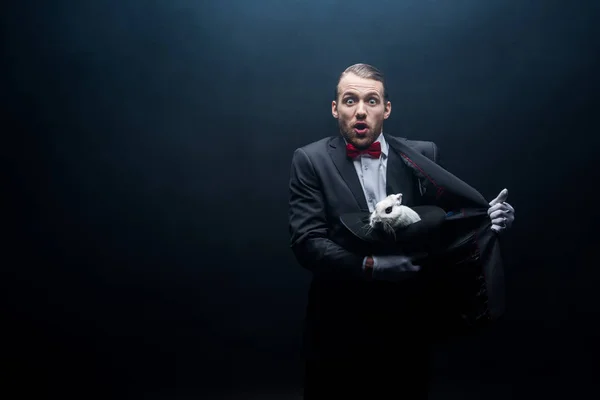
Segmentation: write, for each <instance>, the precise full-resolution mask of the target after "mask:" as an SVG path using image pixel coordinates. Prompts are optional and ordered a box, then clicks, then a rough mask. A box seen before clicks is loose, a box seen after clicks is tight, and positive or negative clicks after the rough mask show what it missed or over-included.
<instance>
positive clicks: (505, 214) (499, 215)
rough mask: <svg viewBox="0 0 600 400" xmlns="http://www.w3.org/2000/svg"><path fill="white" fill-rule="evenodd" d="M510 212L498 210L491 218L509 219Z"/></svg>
mask: <svg viewBox="0 0 600 400" xmlns="http://www.w3.org/2000/svg"><path fill="white" fill-rule="evenodd" d="M509 215H510V214H509V212H508V211H507V210H496V211H494V212H493V213H491V214H490V218H491V219H492V220H494V219H496V218H502V217H506V218H508V216H509Z"/></svg>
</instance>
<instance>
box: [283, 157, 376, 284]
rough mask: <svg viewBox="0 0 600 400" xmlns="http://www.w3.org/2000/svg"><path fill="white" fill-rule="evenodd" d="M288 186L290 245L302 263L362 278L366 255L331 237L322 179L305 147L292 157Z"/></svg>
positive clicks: (313, 268)
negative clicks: (357, 252)
mask: <svg viewBox="0 0 600 400" xmlns="http://www.w3.org/2000/svg"><path fill="white" fill-rule="evenodd" d="M289 189H290V193H289V194H290V197H289V233H290V246H291V249H292V251H293V253H294V255H295V257H296V259H297V260H298V262H299V263H300V265H301V266H302V267H304V268H306V269H308V270H310V271H311V272H313V273H315V274H325V275H333V276H335V277H336V278H358V279H360V278H363V270H362V266H363V258H364V256H363V255H359V254H354V253H352V252H350V251H348V250H346V249H345V248H343V247H342V246H340V245H338V244H337V243H335V242H333V241H332V240H330V239H329V237H328V232H329V230H328V223H327V216H326V209H325V199H324V196H323V191H322V182H321V181H320V180H319V177H318V176H317V174H316V172H315V168H314V165H313V163H312V162H311V161H310V159H309V157H308V155H307V154H306V152H305V151H304V150H302V149H297V150H296V151H295V152H294V155H293V157H292V167H291V173H290V184H289Z"/></svg>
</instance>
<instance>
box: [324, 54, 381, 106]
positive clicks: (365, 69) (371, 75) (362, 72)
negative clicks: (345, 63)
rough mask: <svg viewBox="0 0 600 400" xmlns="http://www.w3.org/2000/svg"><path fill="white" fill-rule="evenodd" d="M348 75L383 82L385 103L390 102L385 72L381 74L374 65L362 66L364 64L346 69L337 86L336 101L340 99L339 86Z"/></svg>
mask: <svg viewBox="0 0 600 400" xmlns="http://www.w3.org/2000/svg"><path fill="white" fill-rule="evenodd" d="M346 74H354V75H356V76H358V77H361V78H365V79H373V80H376V81H379V82H381V84H382V85H383V98H384V99H385V101H388V100H389V96H388V92H387V90H386V88H385V76H384V75H383V72H381V71H380V70H379V69H377V68H376V67H374V66H372V65H369V64H362V63H359V64H354V65H351V66H349V67H348V68H346V69H345V70H344V72H342V73H341V74H340V77H339V78H338V81H337V84H336V85H335V99H336V100H337V99H338V96H339V93H338V86H339V84H340V81H341V80H342V78H343V77H344V75H346Z"/></svg>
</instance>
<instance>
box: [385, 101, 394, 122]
mask: <svg viewBox="0 0 600 400" xmlns="http://www.w3.org/2000/svg"><path fill="white" fill-rule="evenodd" d="M391 113H392V103H391V102H390V101H388V102H387V103H385V111H384V112H383V119H388V118H389V117H390V114H391Z"/></svg>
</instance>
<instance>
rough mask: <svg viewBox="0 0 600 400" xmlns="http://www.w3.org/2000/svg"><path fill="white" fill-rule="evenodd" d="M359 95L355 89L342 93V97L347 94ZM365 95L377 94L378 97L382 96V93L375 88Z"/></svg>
mask: <svg viewBox="0 0 600 400" xmlns="http://www.w3.org/2000/svg"><path fill="white" fill-rule="evenodd" d="M357 95H358V93H357V92H355V91H348V92H344V93H343V94H342V97H346V96H357ZM365 96H367V97H368V96H377V97H381V95H380V94H379V93H378V92H376V91H374V90H372V91H370V92H367V93H366V94H365Z"/></svg>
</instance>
